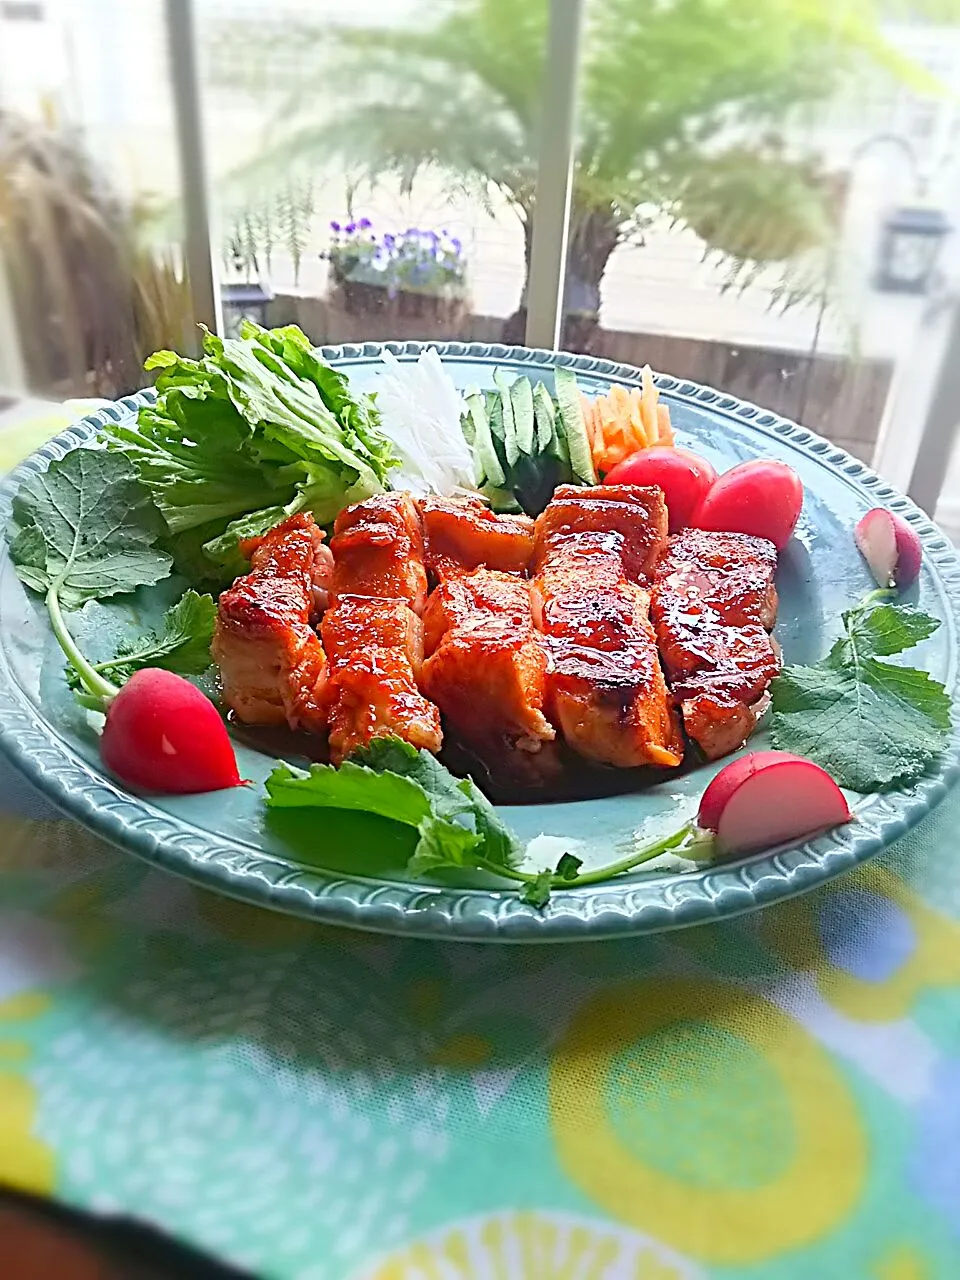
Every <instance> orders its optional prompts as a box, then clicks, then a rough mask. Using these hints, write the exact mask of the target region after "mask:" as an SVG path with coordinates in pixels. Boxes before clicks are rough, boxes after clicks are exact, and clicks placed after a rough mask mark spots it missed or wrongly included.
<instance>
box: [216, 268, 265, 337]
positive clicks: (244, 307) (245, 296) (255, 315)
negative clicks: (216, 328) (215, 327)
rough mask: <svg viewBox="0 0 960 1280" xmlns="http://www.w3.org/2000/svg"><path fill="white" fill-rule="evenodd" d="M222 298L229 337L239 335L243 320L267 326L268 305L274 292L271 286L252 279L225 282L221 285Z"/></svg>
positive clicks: (224, 325) (224, 321) (224, 324)
mask: <svg viewBox="0 0 960 1280" xmlns="http://www.w3.org/2000/svg"><path fill="white" fill-rule="evenodd" d="M220 298H221V300H222V302H223V327H224V330H225V331H226V333H227V336H228V337H231V338H235V337H237V335H238V333H239V332H240V321H241V320H255V321H256V323H257V324H259V325H262V326H263V327H264V328H266V327H267V307H268V306H269V305H270V303H271V302H272V301H273V292H272V291H271V290H270V289H269V288H264V286H263V285H262V284H254V283H251V282H250V281H244V282H242V283H237V284H224V285H221V287H220Z"/></svg>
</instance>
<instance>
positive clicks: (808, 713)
mask: <svg viewBox="0 0 960 1280" xmlns="http://www.w3.org/2000/svg"><path fill="white" fill-rule="evenodd" d="M867 600H868V601H869V597H867ZM939 625H940V624H939V622H938V621H937V619H936V618H932V617H930V616H929V615H928V614H925V613H921V612H920V611H919V610H917V609H914V608H913V607H912V606H910V605H905V604H900V603H898V602H890V603H883V604H874V605H872V606H871V605H869V604H868V603H867V602H864V603H862V604H860V605H858V606H857V608H855V609H850V610H848V611H847V612H846V613H844V614H843V626H844V631H845V635H844V636H843V637H842V638H841V639H840V640H838V641H837V642H836V643H835V644H834V646H833V648H832V649H831V650H830V652H829V653H828V654H827V656H826V658H824V659H823V660H822V661H821V662H818V663H816V665H814V666H793V667H787V668H786V669H785V670H784V671H782V672H781V674H780V675H779V676H777V677H776V679H775V680H774V681H773V683H772V684H771V686H770V692H771V695H772V699H773V717H772V720H771V724H770V730H771V734H772V736H773V740H774V744H775V745H776V746H777V747H781V748H783V749H784V750H788V751H795V752H797V754H798V755H803V756H806V757H807V758H808V759H810V760H813V761H814V762H815V763H816V764H819V765H820V766H821V767H822V768H824V769H826V770H827V771H828V772H829V773H831V774H832V775H833V776H834V778H835V779H836V780H837V782H839V783H840V785H841V786H845V787H850V788H852V789H853V790H855V791H864V792H866V791H872V790H875V789H876V788H877V787H884V786H889V785H890V784H892V783H894V782H903V781H906V780H908V779H910V778H914V777H916V776H917V775H918V774H919V773H922V772H923V770H924V769H925V768H926V766H927V765H928V764H929V763H930V761H931V760H932V759H933V758H934V756H935V755H936V754H937V753H938V752H939V751H940V750H941V749H942V748H943V745H944V740H945V738H946V734H947V731H948V730H949V728H950V699H949V697H948V695H947V693H946V690H945V689H944V687H943V685H942V684H940V683H939V682H938V681H936V680H934V679H932V678H931V677H930V676H929V675H928V674H927V672H926V671H920V670H917V669H916V668H915V667H902V666H895V665H894V664H893V663H889V662H880V661H879V660H878V657H877V655H883V656H886V655H891V654H896V653H900V652H902V651H903V650H904V649H909V648H910V647H911V646H913V645H914V644H917V643H919V642H920V641H921V640H925V639H926V638H927V637H928V636H930V635H932V634H933V632H934V631H936V629H937V627H938V626H939Z"/></svg>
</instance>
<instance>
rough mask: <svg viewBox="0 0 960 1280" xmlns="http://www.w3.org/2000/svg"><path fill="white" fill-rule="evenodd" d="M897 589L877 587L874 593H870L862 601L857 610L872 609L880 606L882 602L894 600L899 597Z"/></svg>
mask: <svg viewBox="0 0 960 1280" xmlns="http://www.w3.org/2000/svg"><path fill="white" fill-rule="evenodd" d="M899 594H900V593H899V591H898V590H897V589H896V587H875V588H874V590H873V591H868V592H867V594H866V595H865V596H864V597H863V599H862V600H860V601H859V602H858V604H857V605H856V608H857V609H872V608H873V606H874V605H875V604H879V603H880V602H881V601H882V600H894V599H896V597H897V596H898V595H899Z"/></svg>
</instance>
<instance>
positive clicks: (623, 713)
mask: <svg viewBox="0 0 960 1280" xmlns="http://www.w3.org/2000/svg"><path fill="white" fill-rule="evenodd" d="M666 534H667V511H666V506H665V504H664V501H663V494H662V492H661V491H660V490H659V489H656V488H641V487H638V486H631V485H605V486H602V487H600V488H596V489H580V488H576V487H574V486H571V485H563V486H561V487H560V488H559V489H557V491H556V494H555V496H554V500H553V501H552V502H551V503H550V504H549V505H548V506H547V508H546V510H545V511H544V512H543V514H542V515H541V516H540V517H539V518H538V520H537V523H536V535H535V553H534V566H533V567H534V574H535V576H534V579H533V583H532V587H533V600H534V615H535V618H536V621H537V624H538V626H539V627H540V629H541V631H542V633H543V636H544V643H545V644H546V646H547V649H548V652H549V654H550V670H549V674H548V676H547V691H548V697H547V714H548V715H549V717H550V719H551V720H552V721H553V723H554V724H555V725H556V726H557V727H558V728H559V729H560V730H561V731H562V732H563V736H564V738H565V739H566V741H567V743H568V744H569V746H571V747H572V748H573V749H574V750H575V751H577V752H579V753H580V754H581V755H584V756H586V757H588V758H589V759H591V760H595V761H598V762H599V763H602V764H609V765H615V766H618V767H620V768H632V767H635V766H639V765H656V766H659V767H663V768H673V767H675V766H676V765H678V764H679V763H680V761H681V760H682V759H683V740H682V737H681V735H680V730H679V725H678V723H677V718H676V714H675V712H674V710H673V706H672V703H671V700H670V697H669V695H668V693H667V689H666V685H665V684H664V679H663V672H662V671H661V668H660V662H659V659H658V657H657V649H656V643H655V639H654V634H653V628H652V627H651V625H650V620H649V605H650V597H649V594H648V592H647V590H646V589H645V588H644V587H643V586H641V585H640V583H641V582H643V581H645V580H646V575H647V574H648V573H650V572H651V570H652V569H653V568H654V566H655V565H656V563H657V561H658V559H659V557H660V554H661V552H662V550H663V548H664V545H665V543H666Z"/></svg>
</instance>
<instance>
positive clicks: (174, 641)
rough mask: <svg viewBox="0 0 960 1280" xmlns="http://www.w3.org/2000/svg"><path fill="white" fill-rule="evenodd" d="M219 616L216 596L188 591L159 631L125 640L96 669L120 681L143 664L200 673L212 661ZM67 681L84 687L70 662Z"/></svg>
mask: <svg viewBox="0 0 960 1280" xmlns="http://www.w3.org/2000/svg"><path fill="white" fill-rule="evenodd" d="M88 607H89V608H96V607H97V606H95V605H90V606H88ZM216 620H217V605H216V601H215V600H214V599H213V597H212V596H201V595H198V594H197V593H196V591H187V592H185V593H184V594H183V595H182V596H181V597H180V599H179V600H178V601H177V603H176V604H175V605H173V606H172V607H171V608H169V609H168V610H167V612H166V613H165V614H164V615H163V621H162V622H161V624H160V627H159V629H158V630H157V631H152V632H148V634H147V635H144V636H138V637H137V638H136V639H135V640H128V641H125V642H124V643H123V644H121V645H120V646H119V647H118V649H117V652H116V655H115V656H114V657H113V658H110V659H109V660H108V661H106V662H98V663H97V665H96V669H97V671H99V672H100V673H101V675H106V676H109V678H110V679H111V680H112V681H113V682H114V684H118V685H121V684H123V683H124V682H125V681H127V680H129V679H130V677H131V676H132V675H133V673H134V672H135V671H142V670H143V669H144V667H162V668H163V669H164V670H165V671H175V672H177V674H178V675H182V676H190V675H200V674H201V673H202V672H204V671H206V669H207V667H209V666H210V663H211V662H212V661H213V659H212V658H211V655H210V644H211V642H212V640H213V628H214V624H215V623H216ZM67 683H68V684H69V685H70V687H71V688H72V689H74V690H75V691H80V690H82V684H81V681H80V677H79V676H78V675H77V672H76V671H75V670H74V668H73V667H72V666H69V665H68V667H67Z"/></svg>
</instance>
